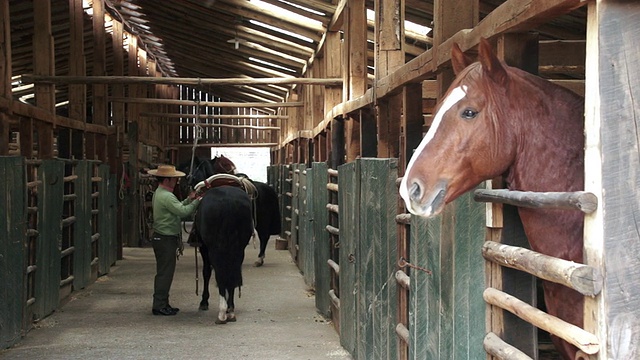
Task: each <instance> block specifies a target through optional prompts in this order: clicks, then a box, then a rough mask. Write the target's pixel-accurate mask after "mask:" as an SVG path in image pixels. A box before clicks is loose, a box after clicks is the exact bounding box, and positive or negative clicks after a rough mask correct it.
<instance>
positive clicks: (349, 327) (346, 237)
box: [338, 162, 363, 354]
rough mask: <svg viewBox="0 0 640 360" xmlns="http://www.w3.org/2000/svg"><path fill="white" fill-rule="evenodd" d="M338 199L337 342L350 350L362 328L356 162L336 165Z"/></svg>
mask: <svg viewBox="0 0 640 360" xmlns="http://www.w3.org/2000/svg"><path fill="white" fill-rule="evenodd" d="M338 172H339V173H340V176H339V177H338V188H339V189H340V191H339V192H338V203H339V204H340V208H341V209H349V211H341V212H340V214H339V218H340V250H339V251H340V254H339V262H338V263H339V265H340V280H339V282H340V284H339V289H340V344H341V345H342V346H343V347H344V348H345V349H346V350H347V351H348V352H349V353H351V354H355V353H356V350H357V346H358V344H357V339H359V338H361V336H362V334H361V332H362V331H363V329H362V327H361V326H360V325H362V324H361V323H360V321H362V319H360V318H359V317H358V312H357V300H358V298H357V294H358V293H359V292H360V291H361V289H360V284H359V283H358V282H357V279H358V266H357V262H358V261H360V259H359V258H358V243H357V239H359V235H360V234H359V229H360V227H359V226H358V220H359V218H360V207H359V194H360V178H359V176H358V174H359V173H360V172H359V162H350V163H347V164H344V165H341V166H339V167H338Z"/></svg>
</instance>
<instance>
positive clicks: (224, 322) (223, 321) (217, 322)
mask: <svg viewBox="0 0 640 360" xmlns="http://www.w3.org/2000/svg"><path fill="white" fill-rule="evenodd" d="M226 323H227V321H226V320H220V319H216V324H218V325H224V324H226Z"/></svg>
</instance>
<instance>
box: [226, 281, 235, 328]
mask: <svg viewBox="0 0 640 360" xmlns="http://www.w3.org/2000/svg"><path fill="white" fill-rule="evenodd" d="M235 290H236V289H235V288H231V289H228V291H227V295H228V297H227V305H228V307H227V321H230V322H234V321H236V314H235V309H236V305H235V302H234V301H233V296H234V293H235Z"/></svg>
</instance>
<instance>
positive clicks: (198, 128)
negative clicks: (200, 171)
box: [187, 78, 203, 182]
mask: <svg viewBox="0 0 640 360" xmlns="http://www.w3.org/2000/svg"><path fill="white" fill-rule="evenodd" d="M201 84H202V79H200V78H198V99H197V101H196V111H195V115H196V117H195V119H196V120H195V122H194V125H193V147H192V148H191V166H190V167H189V175H188V176H187V181H188V182H191V177H192V176H193V162H194V160H195V157H196V148H197V147H198V138H199V137H200V134H201V133H202V131H203V128H202V126H200V124H199V122H200V116H199V115H200V95H201V94H200V90H199V89H200V86H201Z"/></svg>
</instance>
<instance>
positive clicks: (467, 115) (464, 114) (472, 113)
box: [462, 109, 478, 119]
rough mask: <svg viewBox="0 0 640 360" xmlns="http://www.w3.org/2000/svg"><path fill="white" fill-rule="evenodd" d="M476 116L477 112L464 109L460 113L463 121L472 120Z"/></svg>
mask: <svg viewBox="0 0 640 360" xmlns="http://www.w3.org/2000/svg"><path fill="white" fill-rule="evenodd" d="M476 115H478V112H477V111H475V110H473V109H464V110H463V111H462V118H463V119H473V118H474V117H476Z"/></svg>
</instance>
